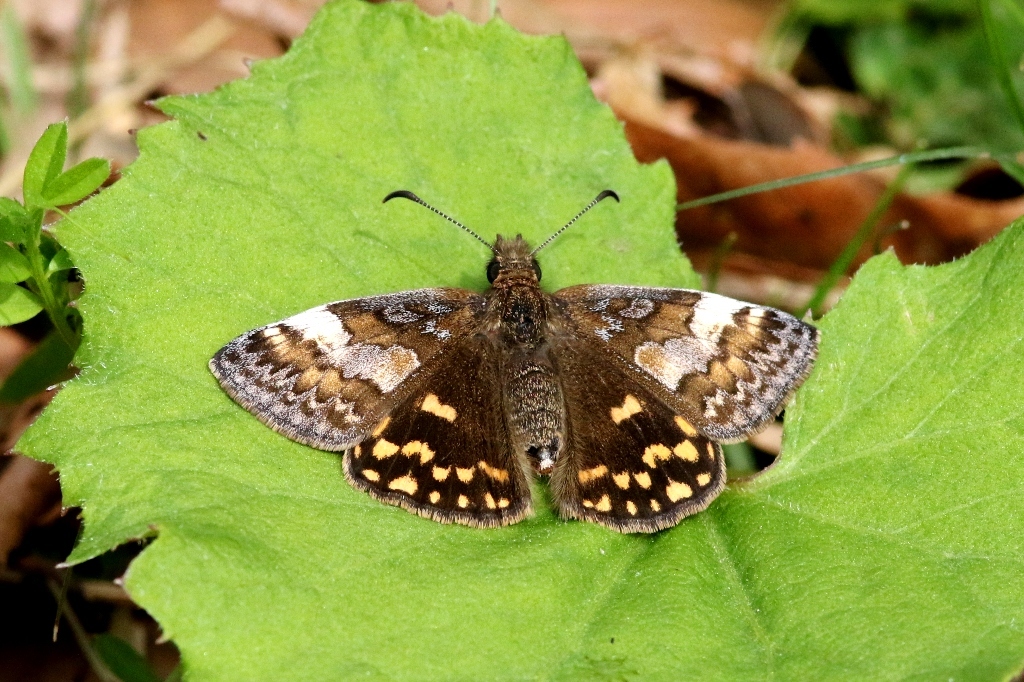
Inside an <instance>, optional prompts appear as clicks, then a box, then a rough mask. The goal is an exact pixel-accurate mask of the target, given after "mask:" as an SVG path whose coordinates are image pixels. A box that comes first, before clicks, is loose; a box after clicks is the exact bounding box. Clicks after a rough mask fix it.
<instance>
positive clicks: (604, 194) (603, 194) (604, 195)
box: [530, 189, 619, 256]
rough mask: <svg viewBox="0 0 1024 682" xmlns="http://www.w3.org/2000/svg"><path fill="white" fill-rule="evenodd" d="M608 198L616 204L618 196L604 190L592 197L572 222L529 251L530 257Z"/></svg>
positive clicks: (608, 190)
mask: <svg viewBox="0 0 1024 682" xmlns="http://www.w3.org/2000/svg"><path fill="white" fill-rule="evenodd" d="M608 197H611V198H612V199H615V201H616V202H618V201H619V195H618V194H616V193H615V192H613V191H611V190H610V189H606V190H605V191H603V192H601V193H600V194H598V195H597V196H596V197H594V200H593V201H591V202H590V203H589V204H587V205H586V207H585V208H584V209H583V210H582V211H580V212H579V213H577V214H576V215H575V216H574V217H573V219H572V220H570V221H569V222H567V223H566V224H565V225H563V226H562V229H560V230H559V231H558V232H555V233H554V234H553V235H551V236H550V237H548V238H547V239H545V240H544V243H543V244H541V245H540V246H538V247H537V248H536V249H534V250H533V251H531V252H530V255H531V256H533V255H536V254H537V252H538V251H540V250H541V249H543V248H544V247H545V246H547V245H548V244H550V243H551V242H553V241H554V240H555V237H557V236H558V235H560V234H562V233H563V232H565V231H566V230H568V229H569V226H570V225H572V224H573V223H574V222H576V221H577V220H579V219H580V218H581V217H582V216H583V214H584V213H586V212H587V211H589V210H590V209H592V208H594V207H595V206H597V202H599V201H602V200H604V199H607V198H608Z"/></svg>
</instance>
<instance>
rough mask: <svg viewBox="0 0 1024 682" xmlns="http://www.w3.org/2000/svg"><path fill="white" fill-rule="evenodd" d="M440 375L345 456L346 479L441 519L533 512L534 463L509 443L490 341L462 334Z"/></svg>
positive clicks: (495, 519) (491, 518)
mask: <svg viewBox="0 0 1024 682" xmlns="http://www.w3.org/2000/svg"><path fill="white" fill-rule="evenodd" d="M434 376H435V378H436V379H437V380H436V381H435V380H428V381H426V382H421V383H420V384H419V386H418V387H417V389H416V390H414V391H413V392H412V393H410V394H409V395H408V396H407V397H406V398H405V400H404V401H403V402H402V403H401V404H400V405H398V406H397V407H396V408H395V409H394V410H393V411H392V413H391V415H390V416H388V417H387V418H385V419H384V421H383V422H382V423H381V424H379V425H378V426H377V427H376V428H375V429H374V431H373V433H372V434H371V435H370V437H369V438H368V439H367V440H366V441H364V442H362V443H360V444H359V445H357V446H355V447H354V448H353V449H352V450H350V451H349V452H346V453H345V462H344V465H345V477H346V478H347V479H348V480H349V482H350V483H351V484H352V485H353V486H355V487H356V488H357V489H359V490H363V491H365V492H367V493H369V494H370V495H371V496H373V497H375V498H377V499H378V500H380V501H382V502H387V503H388V504H394V505H398V506H401V507H404V508H406V509H408V510H410V511H413V512H415V513H417V514H419V515H420V516H425V517H427V518H431V519H434V520H435V521H441V522H443V523H452V522H455V523H462V524H466V525H470V526H481V527H493V526H504V525H507V524H510V523H515V522H516V521H519V520H520V519H522V518H523V517H524V516H526V515H527V514H529V513H530V510H531V507H530V485H529V479H528V475H527V473H526V466H528V465H527V464H526V463H525V462H521V461H519V460H518V459H517V458H516V456H515V455H514V454H513V453H512V449H511V447H510V443H509V437H508V433H507V430H506V427H505V419H504V415H503V413H502V400H501V386H500V384H499V382H498V367H497V359H496V353H495V352H494V348H493V346H492V345H491V342H490V341H488V340H487V339H486V338H484V337H483V336H471V337H468V338H466V339H463V340H462V341H460V342H459V343H458V344H457V345H456V346H455V347H454V348H452V349H451V351H450V352H448V353H447V355H446V357H445V358H444V359H442V360H440V361H439V362H438V363H437V372H436V374H435V375H434Z"/></svg>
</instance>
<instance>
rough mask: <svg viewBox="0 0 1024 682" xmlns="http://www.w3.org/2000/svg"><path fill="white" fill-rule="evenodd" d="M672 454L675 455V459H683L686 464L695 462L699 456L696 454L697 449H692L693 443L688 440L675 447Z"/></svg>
mask: <svg viewBox="0 0 1024 682" xmlns="http://www.w3.org/2000/svg"><path fill="white" fill-rule="evenodd" d="M672 452H674V453H676V457H679V458H680V459H685V460H686V461H687V462H696V461H697V460H698V459H700V455H699V454H697V448H695V447H693V443H691V442H690V441H688V440H684V441H683V442H682V443H680V444H679V445H677V446H675V448H673V450H672Z"/></svg>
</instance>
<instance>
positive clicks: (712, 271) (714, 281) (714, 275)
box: [706, 232, 739, 293]
mask: <svg viewBox="0 0 1024 682" xmlns="http://www.w3.org/2000/svg"><path fill="white" fill-rule="evenodd" d="M738 238H739V237H738V236H737V234H736V233H735V232H730V233H729V234H728V235H726V237H725V239H723V240H722V243H721V244H719V245H718V246H717V247H716V248H715V253H714V255H713V256H712V257H711V265H710V267H708V280H707V285H706V288H707V290H708V291H710V292H712V293H714V291H715V290H716V289H717V288H718V275H719V274H720V273H721V271H722V263H723V262H724V261H725V257H726V256H728V255H729V252H730V251H732V247H733V246H735V245H736V240H737V239H738Z"/></svg>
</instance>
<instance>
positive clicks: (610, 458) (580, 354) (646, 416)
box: [551, 339, 725, 533]
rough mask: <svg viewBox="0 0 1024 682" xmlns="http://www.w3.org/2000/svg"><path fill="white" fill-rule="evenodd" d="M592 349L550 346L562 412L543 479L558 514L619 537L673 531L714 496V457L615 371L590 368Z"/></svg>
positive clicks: (717, 484)
mask: <svg viewBox="0 0 1024 682" xmlns="http://www.w3.org/2000/svg"><path fill="white" fill-rule="evenodd" d="M593 343H594V342H592V341H591V342H588V341H581V340H579V339H567V340H565V341H563V342H560V343H556V344H553V346H552V351H551V352H552V359H553V361H554V363H555V365H556V367H557V370H558V374H559V377H560V379H561V383H562V391H563V392H564V395H565V407H566V447H565V450H564V451H563V453H562V455H561V456H560V457H559V459H558V461H557V463H556V464H555V469H554V471H553V472H552V475H551V489H552V492H553V494H554V498H555V500H556V502H557V504H558V507H559V511H560V512H561V514H562V516H565V517H569V518H576V519H585V520H587V521H593V522H595V523H599V524H601V525H603V526H607V527H609V528H613V529H615V530H617V531H620V532H623V533H636V532H643V533H652V532H654V531H658V530H661V529H663V528H668V527H670V526H674V525H675V524H677V523H678V522H679V520H680V519H682V518H683V517H685V516H689V515H690V514H694V513H696V512H698V511H700V510H702V509H704V508H705V507H707V506H708V504H710V503H711V501H712V500H713V499H714V498H715V497H716V496H717V495H718V493H719V492H721V490H722V487H723V486H724V485H725V463H724V461H723V458H722V450H721V448H720V447H719V445H718V444H717V443H715V442H713V441H712V440H710V439H709V438H707V437H706V436H704V435H702V434H700V433H699V432H698V431H697V429H695V428H694V426H693V425H692V424H691V423H690V422H689V421H688V420H687V419H685V418H684V417H682V416H680V415H679V414H678V413H677V412H676V411H674V410H673V409H672V408H671V407H669V406H668V405H667V404H666V403H665V402H664V401H663V400H662V399H661V398H660V397H659V396H658V395H656V394H655V393H654V392H652V391H649V390H648V389H647V388H645V387H644V385H642V384H640V383H639V382H637V381H636V380H635V379H634V378H633V377H632V376H631V375H630V374H629V373H628V372H627V371H626V370H625V369H623V368H622V367H621V366H619V365H618V364H616V363H611V362H600V361H595V357H597V358H600V357H601V355H602V354H603V351H601V350H600V349H596V348H593V347H592V346H593ZM595 353H596V354H597V355H596V356H595Z"/></svg>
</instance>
